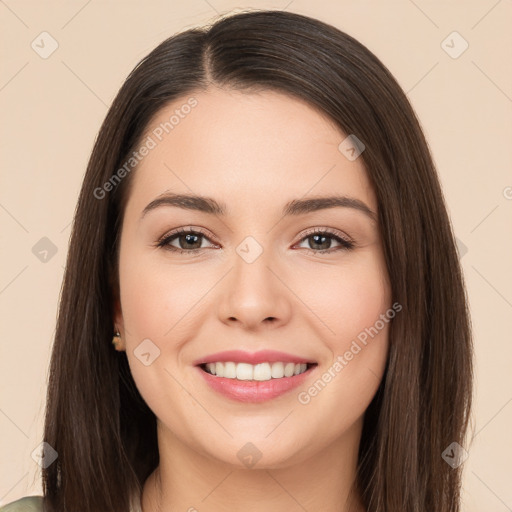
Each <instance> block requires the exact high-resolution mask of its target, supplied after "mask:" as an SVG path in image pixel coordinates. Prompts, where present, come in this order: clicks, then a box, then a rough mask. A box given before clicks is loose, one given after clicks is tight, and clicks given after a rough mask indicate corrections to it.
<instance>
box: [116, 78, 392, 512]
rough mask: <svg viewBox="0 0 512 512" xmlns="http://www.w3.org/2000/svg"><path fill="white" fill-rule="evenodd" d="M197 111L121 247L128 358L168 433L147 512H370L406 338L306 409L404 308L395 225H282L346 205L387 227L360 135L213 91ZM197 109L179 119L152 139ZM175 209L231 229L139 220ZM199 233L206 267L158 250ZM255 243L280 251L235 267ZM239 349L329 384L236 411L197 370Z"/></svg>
mask: <svg viewBox="0 0 512 512" xmlns="http://www.w3.org/2000/svg"><path fill="white" fill-rule="evenodd" d="M191 96H192V95H191ZM193 96H194V97H195V98H196V99H197V101H198V105H197V106H196V107H195V108H194V109H193V110H192V111H191V112H190V114H189V115H188V116H185V117H184V118H183V119H180V123H179V124H178V125H177V126H175V128H174V129H173V131H172V132H170V133H169V134H168V135H166V136H165V137H164V138H163V139H162V141H161V142H159V143H158V145H157V146H156V147H155V148H154V149H152V150H151V151H150V152H149V154H148V155H147V156H145V157H144V159H143V160H142V161H141V163H140V164H139V166H138V168H137V170H136V171H134V175H133V176H132V178H133V179H134V181H133V183H132V188H131V191H130V196H129V199H128V202H127V206H126V210H125V212H124V219H123V225H122V233H121V241H120V244H121V246H120V259H119V279H120V301H118V302H117V304H116V318H115V320H116V327H117V328H118V329H119V331H120V333H121V340H122V344H121V345H120V347H119V350H126V355H127V357H128V361H129V364H130V368H131V371H132V374H133V378H134V380H135V383H136V385H137V387H138V389H139V391H140V393H141V395H142V396H143V398H144V399H145V401H146V402H147V404H148V406H149V407H150V408H151V409H152V411H153V412H154V413H155V415H156V417H157V420H158V421H157V424H158V427H157V429H158V442H159V452H160V465H159V467H158V468H157V470H155V472H154V473H153V474H152V475H151V476H150V477H149V478H148V480H147V481H146V483H145V485H144V489H143V496H142V506H143V511H144V512H153V511H158V510H172V511H190V512H192V511H194V510H197V511H200V512H206V511H208V512H218V511H227V510H246V511H248V512H255V511H267V510H272V511H273V512H280V511H283V512H285V511H286V512H290V511H292V512H294V511H301V512H303V511H304V510H322V511H327V512H348V511H349V510H351V511H358V512H361V511H363V510H364V508H363V507H362V505H361V502H360V500H359V497H358V496H356V497H355V500H354V501H353V503H352V505H351V507H349V502H348V500H347V497H348V491H349V487H350V485H351V483H352V482H353V481H354V478H355V469H356V464H357V450H358V447H359V442H360V437H361V429H362V425H363V415H364V412H365V410H366V408H367V407H368V405H369V403H370V402H371V400H372V398H373V396H374V394H375V392H376V391H377V388H378V386H379V384H380V381H381V378H382V375H383V372H384V369H385V363H386V358H387V353H388V327H389V324H387V323H386V324H385V327H384V328H383V329H381V330H380V331H379V333H378V335H376V336H375V337H374V338H373V339H370V341H369V342H368V344H367V345H366V346H365V347H364V348H363V349H362V350H361V351H360V352H359V353H358V354H357V355H355V356H354V357H353V359H352V360H351V361H349V362H348V364H347V365H346V366H345V367H344V368H343V370H342V371H340V372H338V373H337V374H336V377H335V378H333V379H331V381H330V382H329V383H328V384H327V385H326V386H325V387H324V388H323V389H322V390H321V391H320V392H319V393H318V394H317V395H316V396H314V397H313V398H311V401H310V402H309V403H307V404H301V403H300V402H299V401H298V398H297V396H298V394H299V392H300V391H304V390H306V391H307V389H308V388H309V387H310V386H311V385H312V384H313V383H314V381H316V380H317V379H318V378H320V376H321V375H322V374H323V373H324V372H326V371H328V369H329V368H330V367H332V365H333V363H334V361H335V360H336V357H337V356H338V355H343V354H344V353H345V352H346V351H347V350H348V349H349V348H350V346H351V343H352V342H353V340H354V339H356V337H357V335H358V334H359V333H360V332H361V331H364V329H365V328H368V327H370V326H373V325H374V324H375V322H376V320H378V319H379V315H381V314H383V313H385V312H386V310H388V309H389V308H390V307H391V297H390V284H389V279H388V275H387V271H386V265H385V261H384V256H383V251H382V242H381V237H380V233H379V229H378V225H377V223H376V222H374V221H372V220H371V219H370V217H368V216H366V215H365V214H363V213H362V212H360V211H358V210H356V209H353V208H347V207H341V208H340V207H338V208H330V209H323V210H319V211H316V212H312V213H307V214H304V215H299V216H289V217H283V216H282V214H281V210H282V208H283V206H284V205H285V203H287V202H288V201H290V200H292V199H303V198H305V197H313V196H316V197H320V196H329V195H332V193H333V192H336V193H339V194H343V195H347V196H351V197H354V198H357V199H359V200H361V201H363V202H364V203H365V204H366V205H368V207H369V208H371V210H373V212H375V213H376V212H377V201H376V197H375V195H374V191H373V189H372V186H371V184H370V182H369V179H368V176H367V173H366V170H365V168H364V165H363V162H362V159H361V158H357V159H356V160H354V161H350V160H349V159H347V158H346V157H345V155H344V154H342V153H341V152H340V151H339V150H338V145H339V144H340V142H341V141H342V140H343V139H344V138H345V137H346V135H345V134H343V133H342V132H341V131H340V130H339V129H338V128H337V127H336V126H335V125H334V124H333V123H332V122H330V120H329V119H328V118H327V117H326V116H325V115H323V114H321V113H320V112H319V111H317V110H316V109H314V108H313V107H311V106H309V105H308V104H307V103H305V102H302V101H300V100H297V99H294V98H292V97H290V96H287V95H283V94H281V93H278V92H272V91H264V92H260V93H247V92H243V93H242V92H236V91H228V90H225V89H217V88H213V87H212V88H210V89H208V90H207V91H206V92H198V93H197V94H193ZM187 99H188V97H187V98H181V99H180V100H177V101H175V102H173V103H172V104H169V105H168V106H166V107H165V108H164V109H162V110H161V111H160V112H159V113H158V114H157V116H156V117H155V118H154V119H153V120H152V122H151V123H150V125H149V126H148V128H147V131H146V134H151V130H152V129H154V128H155V127H156V126H158V125H159V124H160V123H161V122H165V121H167V120H168V119H169V117H170V116H171V115H172V113H173V112H174V111H175V109H177V108H179V107H180V105H183V104H184V103H185V102H186V100H187ZM277 141H278V143H277ZM165 191H172V192H176V193H194V194H199V195H205V196H209V197H213V198H215V199H216V200H217V201H219V202H223V203H225V204H226V206H227V208H228V215H226V217H225V218H222V217H220V216H216V215H211V214H207V213H204V212H196V211H192V210H185V209H181V208H177V207H171V206H163V207H160V208H157V209H154V210H152V211H150V212H148V213H147V214H146V215H145V216H144V217H143V218H142V220H140V218H141V214H142V211H143V209H144V208H145V206H146V205H147V204H149V203H150V202H151V201H153V200H154V199H155V198H156V197H157V196H159V195H160V194H162V193H164V192H165ZM194 227H195V228H202V230H203V231H204V232H206V234H207V237H200V238H199V241H197V245H195V246H194V245H192V247H196V246H197V247H198V246H201V247H202V248H203V249H202V251H201V252H200V253H199V255H195V256H194V255H192V254H193V253H192V252H191V249H190V247H191V246H190V243H191V242H189V245H187V241H186V240H184V239H183V237H181V245H180V239H179V238H174V240H173V241H172V242H170V243H171V245H172V246H174V247H177V248H182V249H183V248H185V249H184V250H185V251H187V250H188V251H189V252H187V253H183V254H180V253H178V252H171V251H169V250H167V249H165V248H158V247H155V245H156V243H157V242H158V240H159V239H160V238H161V237H163V236H164V235H166V234H168V233H170V232H171V231H172V230H174V229H176V228H194ZM310 228H330V229H331V230H333V231H334V232H335V234H336V235H337V236H341V237H343V238H349V239H350V240H352V241H354V242H355V244H356V246H355V247H354V248H353V249H351V250H346V249H343V248H342V246H341V245H340V243H339V242H337V241H336V240H335V239H334V238H329V239H327V245H324V246H320V247H319V245H318V244H319V243H321V240H320V241H317V242H315V240H314V239H312V238H311V236H307V237H306V238H305V232H306V230H308V229H310ZM209 235H210V236H209ZM247 236H252V237H253V238H254V239H255V240H257V242H258V243H259V244H260V246H261V248H262V249H263V252H262V254H261V255H260V256H259V258H257V259H256V260H255V261H254V262H252V263H247V262H246V261H245V260H244V259H243V258H242V257H240V255H239V254H238V253H237V251H236V248H237V246H238V245H239V244H240V243H241V242H242V241H243V240H244V239H245V237H247ZM329 241H330V246H329V245H328V243H329ZM315 243H316V245H315ZM322 248H328V249H329V248H330V250H331V252H330V253H324V254H320V253H319V250H320V249H322ZM315 251H316V252H315ZM268 317H273V320H272V321H268V320H265V319H267V318H268ZM148 338H149V339H150V340H151V342H152V343H154V344H155V345H156V346H157V347H158V348H159V350H160V355H159V357H157V358H156V359H155V360H154V361H153V362H152V363H151V364H150V365H148V366H145V365H144V364H142V363H141V361H140V360H139V359H138V358H137V357H136V356H135V354H134V350H136V348H137V347H138V345H139V344H140V343H141V341H142V340H144V339H148ZM230 349H240V350H246V351H248V352H255V351H258V350H263V349H274V350H280V351H284V352H288V353H291V354H294V355H298V356H302V357H305V358H307V359H308V360H313V361H316V362H317V363H318V367H317V368H316V369H315V374H314V375H315V377H314V378H313V376H310V378H309V379H308V380H307V381H306V383H305V384H304V385H303V386H300V387H299V389H295V390H292V391H291V392H288V393H286V394H285V395H282V396H280V397H278V398H275V399H272V400H269V401H267V402H264V403H258V404H247V403H242V402H237V401H233V400H230V399H228V398H225V397H224V396H222V395H219V394H217V393H216V392H215V391H213V390H212V389H210V387H209V386H207V385H206V384H205V382H204V381H203V379H202V378H201V376H200V375H198V372H197V368H195V367H194V366H193V361H195V360H196V359H197V358H199V357H201V356H206V355H209V354H212V353H215V352H218V351H222V350H230ZM331 371H332V370H331ZM248 442H251V443H253V445H255V446H256V447H257V449H258V450H259V452H261V459H259V461H258V462H257V463H256V465H255V466H253V467H252V468H248V467H247V466H246V465H245V464H244V463H243V462H242V461H241V460H240V459H239V458H238V457H237V452H238V451H239V450H240V449H241V448H242V447H243V446H244V445H245V444H246V443H248Z"/></svg>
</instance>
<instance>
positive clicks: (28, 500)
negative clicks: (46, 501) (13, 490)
mask: <svg viewBox="0 0 512 512" xmlns="http://www.w3.org/2000/svg"><path fill="white" fill-rule="evenodd" d="M0 512H43V497H42V496H26V497H25V498H21V499H19V500H16V501H13V502H12V503H9V504H7V505H4V506H3V507H0Z"/></svg>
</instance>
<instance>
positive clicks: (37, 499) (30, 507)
mask: <svg viewBox="0 0 512 512" xmlns="http://www.w3.org/2000/svg"><path fill="white" fill-rule="evenodd" d="M133 503H134V505H133V508H132V509H131V511H132V512H142V508H141V507H140V497H138V496H135V497H134V501H133ZM0 512H43V497H42V496H25V498H21V499H19V500H16V501H13V502H12V503H8V504H7V505H4V506H3V507H0Z"/></svg>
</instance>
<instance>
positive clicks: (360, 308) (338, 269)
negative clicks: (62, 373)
mask: <svg viewBox="0 0 512 512" xmlns="http://www.w3.org/2000/svg"><path fill="white" fill-rule="evenodd" d="M300 275H302V277H301V278H300V281H297V282H296V283H295V289H296V290H300V291H299V292H298V295H299V296H300V299H301V300H302V301H303V302H304V304H305V305H306V306H307V308H309V309H310V310H311V311H313V312H314V316H313V317H311V318H313V320H312V321H313V322H315V323H316V324H317V326H318V328H321V333H322V334H321V335H322V337H323V339H324V340H328V343H329V346H330V348H331V349H332V350H333V351H336V352H339V351H340V350H343V351H344V350H345V347H346V346H347V343H348V345H350V341H351V340H352V339H354V338H356V337H357V336H358V335H359V334H360V333H361V332H365V329H367V328H370V327H371V326H373V325H374V324H375V322H376V321H377V320H378V319H379V318H380V315H381V314H383V313H385V312H386V310H387V309H388V308H389V307H390V305H391V304H390V301H391V297H390V291H389V283H388V282H387V279H386V271H385V267H384V265H383V264H382V261H381V258H380V257H379V254H375V253H374V252H370V251H368V252H366V253H362V254H360V255H358V256H357V258H356V257H354V258H351V259H348V258H347V259H346V260H345V261H343V262H341V263H340V264H337V265H325V266H322V265H317V266H316V267H315V271H314V273H313V272H308V271H307V269H304V271H303V272H300ZM317 331H318V329H317Z"/></svg>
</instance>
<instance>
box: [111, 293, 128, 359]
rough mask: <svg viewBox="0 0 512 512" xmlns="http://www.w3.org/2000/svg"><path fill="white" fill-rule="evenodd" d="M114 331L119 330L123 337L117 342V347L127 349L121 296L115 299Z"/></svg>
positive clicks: (117, 348) (122, 349) (120, 349)
mask: <svg viewBox="0 0 512 512" xmlns="http://www.w3.org/2000/svg"><path fill="white" fill-rule="evenodd" d="M112 328H113V330H114V331H116V330H117V331H118V332H119V333H120V334H121V339H120V341H119V343H117V344H116V346H115V348H116V350H119V351H124V350H126V342H125V332H126V331H125V329H124V320H123V311H122V309H121V300H120V299H119V297H116V298H115V299H114V325H113V326H112Z"/></svg>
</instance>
